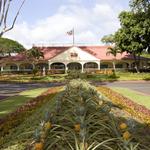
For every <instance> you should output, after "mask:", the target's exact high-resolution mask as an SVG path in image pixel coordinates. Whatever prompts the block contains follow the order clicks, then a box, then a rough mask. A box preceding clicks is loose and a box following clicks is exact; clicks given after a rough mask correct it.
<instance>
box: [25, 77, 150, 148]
mask: <svg viewBox="0 0 150 150" xmlns="http://www.w3.org/2000/svg"><path fill="white" fill-rule="evenodd" d="M112 108H113V105H112V104H111V103H110V102H108V101H106V100H104V99H103V97H102V95H101V94H99V93H98V92H97V91H96V89H95V88H94V87H92V86H90V85H89V84H88V83H86V82H83V81H82V80H73V81H71V82H70V83H69V84H68V85H67V86H66V88H65V90H64V91H63V92H61V93H60V94H59V95H58V96H57V97H56V98H55V107H54V110H49V111H48V112H46V114H45V118H44V120H41V124H40V125H39V127H38V128H37V129H36V130H35V134H34V137H33V140H32V142H31V141H30V144H28V145H27V147H26V149H30V150H33V149H34V150H48V149H52V150H53V149H57V150H61V149H65V150H70V149H72V150H88V149H89V150H90V149H93V150H94V149H99V150H108V149H111V150H117V149H118V150H121V149H123V150H128V149H131V148H133V149H134V148H136V150H141V149H143V150H149V148H150V147H149V146H150V145H143V143H142V142H141V143H138V142H139V141H138V140H137V138H136V136H135V135H133V134H132V130H131V127H130V126H129V125H128V124H127V123H126V122H125V120H124V119H122V118H119V117H115V116H114V115H113V114H112V112H111V109H112Z"/></svg>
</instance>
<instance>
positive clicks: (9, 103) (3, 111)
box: [0, 88, 47, 117]
mask: <svg viewBox="0 0 150 150" xmlns="http://www.w3.org/2000/svg"><path fill="white" fill-rule="evenodd" d="M46 90H47V88H38V89H33V90H27V91H24V92H21V93H19V95H17V96H12V97H9V98H7V99H5V100H3V101H1V102H0V117H3V116H5V115H7V114H8V113H10V112H12V111H14V110H16V108H17V107H19V106H21V105H23V104H24V103H25V102H27V101H29V100H31V99H32V98H34V97H37V96H38V95H40V94H41V93H43V92H44V91H46Z"/></svg>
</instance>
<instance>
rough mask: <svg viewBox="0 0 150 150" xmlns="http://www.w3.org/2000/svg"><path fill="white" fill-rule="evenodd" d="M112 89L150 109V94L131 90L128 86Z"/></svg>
mask: <svg viewBox="0 0 150 150" xmlns="http://www.w3.org/2000/svg"><path fill="white" fill-rule="evenodd" d="M112 89H113V90H114V91H116V92H118V93H120V94H122V95H123V96H125V97H127V98H129V99H131V100H133V101H134V102H136V103H138V104H140V105H144V106H145V107H147V108H148V109H150V96H149V95H144V94H143V93H140V92H136V91H133V90H130V89H128V88H121V87H112Z"/></svg>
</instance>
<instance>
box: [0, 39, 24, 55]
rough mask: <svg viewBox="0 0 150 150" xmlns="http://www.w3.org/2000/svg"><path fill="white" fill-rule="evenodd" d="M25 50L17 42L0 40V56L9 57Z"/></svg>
mask: <svg viewBox="0 0 150 150" xmlns="http://www.w3.org/2000/svg"><path fill="white" fill-rule="evenodd" d="M24 50H25V48H24V47H23V46H22V45H21V44H20V43H18V42H17V41H14V40H11V39H7V38H0V54H1V55H3V56H4V55H9V56H10V55H11V54H12V53H20V52H23V51H24Z"/></svg>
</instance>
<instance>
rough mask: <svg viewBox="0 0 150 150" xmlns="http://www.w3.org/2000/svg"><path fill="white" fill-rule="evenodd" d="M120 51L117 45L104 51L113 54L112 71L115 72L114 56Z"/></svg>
mask: <svg viewBox="0 0 150 150" xmlns="http://www.w3.org/2000/svg"><path fill="white" fill-rule="evenodd" d="M118 53H120V50H119V48H118V47H117V46H114V47H109V48H108V51H107V53H106V55H110V54H111V55H113V56H114V57H115V58H114V59H113V70H114V73H115V72H116V67H115V60H116V56H117V54H118Z"/></svg>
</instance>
